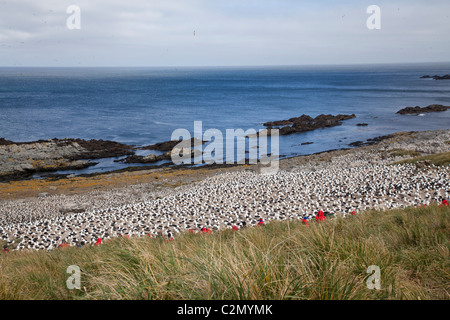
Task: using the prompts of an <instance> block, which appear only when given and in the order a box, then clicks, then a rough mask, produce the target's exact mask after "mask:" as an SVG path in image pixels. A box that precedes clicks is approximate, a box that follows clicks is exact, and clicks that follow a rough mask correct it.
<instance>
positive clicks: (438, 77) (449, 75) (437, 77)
mask: <svg viewBox="0 0 450 320" xmlns="http://www.w3.org/2000/svg"><path fill="white" fill-rule="evenodd" d="M420 78H421V79H430V78H433V79H434V80H450V74H446V75H443V76H438V75H434V76H432V77H430V76H428V75H426V76H422V77H420Z"/></svg>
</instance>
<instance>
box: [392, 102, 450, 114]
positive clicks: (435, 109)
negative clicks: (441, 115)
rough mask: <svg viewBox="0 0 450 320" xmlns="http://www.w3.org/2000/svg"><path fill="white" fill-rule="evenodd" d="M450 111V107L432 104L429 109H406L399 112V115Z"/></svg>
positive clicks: (417, 107) (416, 107)
mask: <svg viewBox="0 0 450 320" xmlns="http://www.w3.org/2000/svg"><path fill="white" fill-rule="evenodd" d="M448 109H450V107H447V106H443V105H441V104H432V105H429V106H427V107H423V108H421V107H419V106H415V107H406V108H403V109H401V110H399V111H397V113H398V114H419V113H429V112H442V111H446V110H448Z"/></svg>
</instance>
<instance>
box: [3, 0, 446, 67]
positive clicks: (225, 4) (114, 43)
mask: <svg viewBox="0 0 450 320" xmlns="http://www.w3.org/2000/svg"><path fill="white" fill-rule="evenodd" d="M376 2H378V5H379V6H380V7H381V10H382V28H381V30H368V29H367V27H366V20H367V18H368V16H369V15H368V14H367V13H366V8H367V7H368V6H369V5H371V4H373V3H372V1H370V2H369V1H356V0H347V1H339V2H338V3H336V1H331V0H326V1H299V0H284V1H283V0H276V1H275V0H190V1H185V0H165V1H154V0H152V1H149V0H127V1H123V0H108V1H107V0H96V1H88V0H78V1H77V0H41V1H34V0H21V1H20V2H19V1H11V0H8V1H0V65H4V66H10V65H11V66H12V65H37V66H39V65H45V66H97V65H98V66H105V65H106V66H107V65H110V66H164V65H169V66H170V65H174V66H180V65H267V64H268V65H281V64H334V63H352V62H358V63H376V62H401V61H404V62H412V61H424V62H426V61H445V60H448V58H447V54H446V52H449V49H450V41H449V40H448V34H449V33H450V19H449V17H448V16H449V14H448V12H450V3H449V2H448V1H441V0H435V1H432V0H430V1H428V2H427V3H424V2H423V1H418V0H417V1H406V0H403V1H397V2H396V3H392V1H376ZM69 5H78V6H79V7H80V9H81V29H80V30H68V29H67V27H66V19H67V18H68V16H69V15H68V14H67V13H66V9H67V7H68V6H69ZM194 31H195V35H194Z"/></svg>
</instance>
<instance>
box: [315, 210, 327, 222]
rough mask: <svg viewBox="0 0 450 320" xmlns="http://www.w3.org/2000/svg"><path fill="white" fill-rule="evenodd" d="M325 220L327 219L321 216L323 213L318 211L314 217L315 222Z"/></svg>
mask: <svg viewBox="0 0 450 320" xmlns="http://www.w3.org/2000/svg"><path fill="white" fill-rule="evenodd" d="M325 220H327V218H326V217H325V215H324V214H323V211H322V210H320V211H319V212H318V213H317V215H316V221H325Z"/></svg>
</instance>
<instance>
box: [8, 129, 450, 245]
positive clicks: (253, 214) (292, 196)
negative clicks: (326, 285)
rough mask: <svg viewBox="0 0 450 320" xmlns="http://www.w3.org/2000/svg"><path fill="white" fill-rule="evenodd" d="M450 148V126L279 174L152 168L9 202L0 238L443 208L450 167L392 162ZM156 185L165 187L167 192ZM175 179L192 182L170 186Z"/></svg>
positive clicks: (76, 240)
mask: <svg viewBox="0 0 450 320" xmlns="http://www.w3.org/2000/svg"><path fill="white" fill-rule="evenodd" d="M449 142H450V130H437V131H424V132H409V133H407V132H404V133H397V134H393V135H390V136H389V137H386V138H385V139H383V140H381V141H379V142H378V143H376V144H374V145H370V146H363V147H360V148H354V149H349V150H336V151H328V152H323V153H320V154H315V155H309V156H298V157H292V158H287V159H283V160H280V171H279V172H278V173H277V174H275V175H261V174H258V173H257V172H258V170H257V168H258V165H255V166H248V165H247V166H246V165H242V166H235V167H233V168H225V167H224V168H223V170H221V171H214V170H212V171H211V172H210V173H209V174H207V175H203V176H202V177H203V178H201V179H200V180H191V182H187V181H188V180H187V176H188V173H187V171H183V169H174V168H172V169H168V170H162V169H151V170H147V172H151V175H150V176H149V177H148V180H143V181H140V180H138V179H137V177H138V176H135V177H133V178H131V180H128V183H127V184H126V185H125V186H123V187H120V188H111V185H106V183H105V182H106V181H110V179H113V177H118V178H119V179H120V177H122V178H123V177H126V176H127V174H126V173H124V174H120V175H110V176H109V177H108V178H106V177H105V179H104V180H102V181H103V182H101V184H103V185H104V186H105V189H104V190H96V191H94V192H91V191H89V192H82V193H79V194H75V195H66V194H55V195H48V196H45V197H34V198H29V199H16V200H3V201H2V206H1V207H0V237H1V241H3V243H4V244H6V245H7V246H8V248H10V249H25V248H30V249H43V250H50V249H52V248H57V247H58V246H59V245H61V244H63V243H66V244H68V245H73V246H75V245H78V246H83V245H88V244H93V243H95V241H96V240H97V239H98V238H102V239H108V238H111V237H118V236H130V237H132V236H151V237H156V236H164V237H166V238H171V237H175V238H176V234H177V233H178V232H181V231H186V230H189V229H193V230H195V231H198V230H200V229H201V228H208V229H211V230H213V231H214V230H219V229H225V228H231V227H232V226H237V228H242V227H245V226H253V225H256V224H257V223H258V221H259V219H263V220H264V221H265V222H267V223H269V222H270V221H271V220H287V219H298V220H301V219H310V218H313V217H314V215H315V214H316V213H317V211H318V210H323V212H326V213H328V215H331V216H343V217H345V216H346V215H348V214H350V213H352V212H356V214H357V213H358V212H359V211H361V210H365V209H370V208H377V209H382V208H386V209H389V208H400V207H403V206H418V205H422V204H425V205H428V204H431V203H439V202H440V201H442V199H443V198H448V197H449V196H450V193H449V192H450V167H449V166H446V167H435V166H432V165H431V166H429V165H428V166H425V167H420V168H419V167H418V166H416V165H408V164H403V165H395V166H393V165H391V164H392V163H394V162H396V161H399V160H402V159H405V158H408V157H409V155H410V154H417V153H418V154H422V155H427V154H435V153H442V152H449V151H450V143H449ZM399 150H403V152H398V151H399ZM197 170H198V171H196V172H194V173H192V175H190V177H191V178H193V179H198V178H199V177H200V176H201V175H202V174H204V173H205V168H199V169H197ZM177 173H178V174H177ZM189 174H191V173H189ZM142 175H144V174H142ZM158 177H159V178H158ZM157 178H158V179H157ZM79 180H81V179H80V178H77V179H74V180H71V181H70V185H71V186H74V185H75V183H76V182H77V181H79ZM92 181H94V179H87V180H86V182H85V184H86V185H88V184H91V183H92ZM155 181H158V183H162V182H164V184H161V186H162V188H157V187H156V185H155ZM171 181H179V182H186V184H184V185H181V186H176V187H164V185H165V184H167V183H170V182H171ZM21 188H23V185H21Z"/></svg>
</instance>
